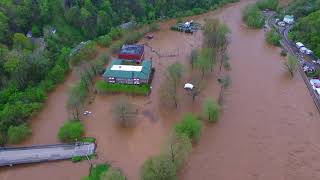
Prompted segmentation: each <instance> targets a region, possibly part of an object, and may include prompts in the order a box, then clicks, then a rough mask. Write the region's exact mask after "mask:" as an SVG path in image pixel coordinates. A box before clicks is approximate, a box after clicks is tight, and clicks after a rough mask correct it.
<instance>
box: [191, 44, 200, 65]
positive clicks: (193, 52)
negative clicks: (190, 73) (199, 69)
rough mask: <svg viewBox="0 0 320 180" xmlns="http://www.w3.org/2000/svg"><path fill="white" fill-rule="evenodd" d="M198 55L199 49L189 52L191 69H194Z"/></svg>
mask: <svg viewBox="0 0 320 180" xmlns="http://www.w3.org/2000/svg"><path fill="white" fill-rule="evenodd" d="M198 53H199V49H193V50H192V51H191V54H190V64H191V68H192V69H193V67H194V64H195V62H196V60H197V58H198Z"/></svg>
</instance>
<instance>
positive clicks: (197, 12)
mask: <svg viewBox="0 0 320 180" xmlns="http://www.w3.org/2000/svg"><path fill="white" fill-rule="evenodd" d="M192 12H193V14H201V13H204V12H205V10H204V9H201V8H193V9H192Z"/></svg>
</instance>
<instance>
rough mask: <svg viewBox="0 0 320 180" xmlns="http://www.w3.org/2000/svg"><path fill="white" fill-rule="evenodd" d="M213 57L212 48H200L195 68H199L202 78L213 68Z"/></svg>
mask: <svg viewBox="0 0 320 180" xmlns="http://www.w3.org/2000/svg"><path fill="white" fill-rule="evenodd" d="M211 57H212V50H210V49H208V48H205V49H201V50H200V54H199V56H198V58H197V60H196V62H195V68H196V69H198V70H199V71H200V72H201V74H202V76H201V77H202V79H203V78H204V75H205V74H206V73H207V72H209V71H210V69H213V66H214V64H213V62H212V61H211V60H210V59H211Z"/></svg>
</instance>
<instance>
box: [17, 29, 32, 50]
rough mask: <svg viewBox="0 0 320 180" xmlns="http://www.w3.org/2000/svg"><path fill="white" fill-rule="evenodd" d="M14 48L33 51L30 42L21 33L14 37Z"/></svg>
mask: <svg viewBox="0 0 320 180" xmlns="http://www.w3.org/2000/svg"><path fill="white" fill-rule="evenodd" d="M13 46H14V47H15V48H16V49H21V50H23V49H28V50H31V49H32V48H33V47H32V43H31V42H30V40H29V39H28V38H27V37H26V36H25V35H24V34H21V33H15V34H14V35H13Z"/></svg>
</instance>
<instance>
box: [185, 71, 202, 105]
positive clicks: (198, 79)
mask: <svg viewBox="0 0 320 180" xmlns="http://www.w3.org/2000/svg"><path fill="white" fill-rule="evenodd" d="M191 84H192V85H193V88H192V89H188V90H187V91H188V94H189V95H190V96H191V97H192V101H193V102H194V101H195V100H196V97H198V96H199V95H200V93H201V91H202V90H203V87H204V84H205V80H204V79H203V78H202V76H200V75H194V76H192V79H191Z"/></svg>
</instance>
